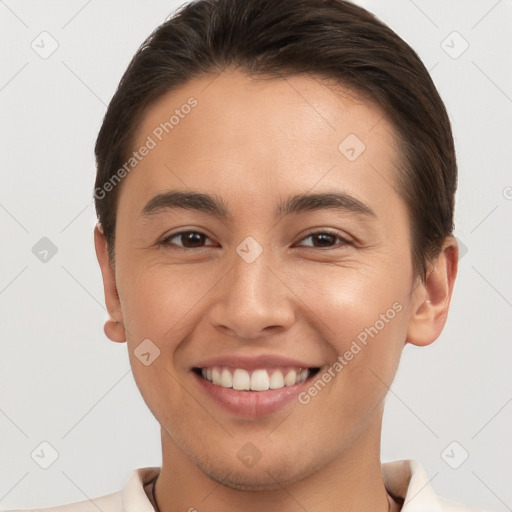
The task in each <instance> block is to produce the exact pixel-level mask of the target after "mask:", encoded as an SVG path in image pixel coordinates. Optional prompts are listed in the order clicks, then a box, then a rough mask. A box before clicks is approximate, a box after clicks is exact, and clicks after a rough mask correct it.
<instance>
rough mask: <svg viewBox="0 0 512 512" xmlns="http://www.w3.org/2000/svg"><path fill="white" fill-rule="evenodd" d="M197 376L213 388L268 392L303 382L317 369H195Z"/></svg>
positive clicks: (214, 367) (212, 367)
mask: <svg viewBox="0 0 512 512" xmlns="http://www.w3.org/2000/svg"><path fill="white" fill-rule="evenodd" d="M195 371H196V373H197V374H198V375H201V377H203V378H204V379H206V380H208V381H209V382H211V383H212V384H214V385H215V386H221V387H224V388H232V389H235V390H237V391H268V390H269V389H281V388H284V387H289V386H294V385H295V384H300V383H301V382H304V381H305V380H306V379H307V378H308V377H309V376H310V375H312V374H314V373H317V372H318V368H293V367H283V368H269V369H267V368H257V369H253V370H246V369H244V368H232V367H227V366H211V367H207V368H195Z"/></svg>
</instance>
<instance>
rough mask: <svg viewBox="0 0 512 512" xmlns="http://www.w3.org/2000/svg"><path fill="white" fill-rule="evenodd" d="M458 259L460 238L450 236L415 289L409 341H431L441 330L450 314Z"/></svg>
mask: <svg viewBox="0 0 512 512" xmlns="http://www.w3.org/2000/svg"><path fill="white" fill-rule="evenodd" d="M458 259H459V248H458V245H457V241H456V239H455V237H453V236H449V237H447V238H446V240H445V242H444V244H443V248H442V250H441V252H440V254H439V256H438V257H437V258H436V260H435V261H434V262H432V264H431V265H430V266H429V270H428V272H427V277H426V279H425V282H420V283H419V285H418V287H417V288H416V289H415V290H414V297H413V302H412V303H413V311H412V314H411V318H410V321H409V326H408V329H407V342H408V343H411V344H412V345H417V346H426V345H430V344H431V343H433V342H434V341H435V340H436V339H437V338H438V337H439V335H440V334H441V332H442V330H443V328H444V326H445V324H446V319H447V318H448V309H449V307H450V300H451V298H452V292H453V285H454V283H455V278H456V276H457V267H458Z"/></svg>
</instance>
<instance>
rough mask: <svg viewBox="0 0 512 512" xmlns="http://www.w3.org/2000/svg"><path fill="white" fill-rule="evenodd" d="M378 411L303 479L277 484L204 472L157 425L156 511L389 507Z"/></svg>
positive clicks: (375, 510)
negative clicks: (257, 485) (248, 486)
mask: <svg viewBox="0 0 512 512" xmlns="http://www.w3.org/2000/svg"><path fill="white" fill-rule="evenodd" d="M381 422H382V411H378V412H377V413H376V414H375V415H374V417H373V418H372V419H371V420H370V422H369V424H368V425H367V428H366V429H365V430H364V431H363V432H362V433H361V434H360V436H359V437H358V438H357V439H356V440H354V441H353V442H352V443H351V445H350V447H349V448H348V449H346V450H344V451H342V453H340V454H339V455H338V456H337V457H336V458H334V459H332V460H330V461H328V462H327V463H326V464H325V465H324V466H322V467H320V468H318V467H317V468H312V470H311V473H309V474H308V475H306V476H304V477H303V478H301V479H299V480H297V481H293V482H286V483H277V482H276V485H275V486H274V488H272V489H270V488H267V489H263V490H257V491H255V490H251V491H248V490H240V489H237V488H234V487H233V486H230V485H229V474H228V475H226V477H225V478H224V479H222V478H218V479H215V478H212V477H211V476H208V475H207V474H205V473H204V472H203V471H201V469H200V468H199V467H198V465H196V464H195V463H194V462H193V461H192V460H191V458H190V457H189V456H188V455H186V454H185V453H184V452H183V451H182V450H181V449H180V448H179V447H178V446H177V445H176V443H175V442H174V441H173V440H172V438H171V437H170V436H169V434H168V433H167V432H166V431H165V430H164V429H162V469H161V471H160V474H159V476H158V479H157V481H156V484H155V493H154V494H155V498H156V502H157V505H158V509H159V511H160V512H178V511H183V510H187V511H190V512H193V511H194V510H200V511H201V512H214V511H218V510H222V511H223V512H235V511H236V512H239V511H240V510H244V511H245V512H259V511H261V510H269V511H277V510H278V511H279V512H292V511H296V510H297V509H298V508H302V509H304V510H315V511H317V512H328V511H332V510H336V511H339V512H348V511H353V510H371V511H372V512H388V511H390V510H395V504H394V503H393V502H392V500H391V502H390V498H389V496H388V494H387V491H386V488H385V486H384V482H383V479H382V473H381V464H380V429H381Z"/></svg>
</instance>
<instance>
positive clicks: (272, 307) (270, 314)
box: [210, 250, 295, 340]
mask: <svg viewBox="0 0 512 512" xmlns="http://www.w3.org/2000/svg"><path fill="white" fill-rule="evenodd" d="M285 274H286V273H285V272H283V265H282V264H280V263H279V262H277V261H276V259H275V258H273V257H272V254H270V250H264V251H263V253H262V254H260V255H259V256H258V257H257V258H256V260H254V261H252V262H248V261H246V260H244V259H243V258H242V257H240V256H239V255H238V254H235V255H234V257H233V261H232V267H231V269H230V270H229V271H228V272H227V274H226V275H225V276H224V278H223V279H222V280H221V282H220V283H219V285H218V286H219V288H218V290H217V300H216V301H215V304H214V305H213V307H212V309H211V311H210V315H211V316H210V319H211V321H212V323H213V325H214V327H215V328H216V329H218V330H221V331H222V334H224V335H227V336H233V337H236V338H238V339H245V340H258V339H262V338H264V337H266V336H269V335H271V336H273V335H275V334H277V333H279V332H281V331H285V330H286V329H288V328H289V327H290V326H291V325H292V324H293V322H294V319H295V313H294V307H293V298H294V294H293V291H292V290H293V283H292V282H289V281H290V277H289V275H290V274H289V273H288V274H286V275H285Z"/></svg>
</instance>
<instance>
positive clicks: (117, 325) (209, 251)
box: [95, 0, 457, 489]
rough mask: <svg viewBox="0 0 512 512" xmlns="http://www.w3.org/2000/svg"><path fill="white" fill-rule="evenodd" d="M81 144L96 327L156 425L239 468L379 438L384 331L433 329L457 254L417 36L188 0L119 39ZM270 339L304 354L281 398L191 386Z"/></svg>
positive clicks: (326, 16)
mask: <svg viewBox="0 0 512 512" xmlns="http://www.w3.org/2000/svg"><path fill="white" fill-rule="evenodd" d="M95 150H96V159H97V177H96V183H95V202H96V211H97V215H98V226H97V227H96V229H95V242H96V251H97V255H98V260H99V263H100V266H101V270H102V276H103V281H104V287H105V300H106V303H107V308H108V311H109V314H110V316H111V317H112V321H111V322H109V323H108V324H107V327H106V334H107V335H108V336H109V338H111V339H112V340H113V341H118V342H125V341H126V342H127V343H128V349H129V353H130V360H131V363H132V368H133V373H134V377H135V379H136V382H137V385H138V386H139V389H140V390H141V393H142V395H143V397H144V399H145V401H146V403H147V404H148V407H149V408H150V409H151V411H152V412H153V414H154V415H155V417H156V418H157V420H158V421H159V422H160V424H161V426H162V438H163V442H164V444H165V443H166V442H167V445H168V446H170V445H175V446H178V447H179V449H180V450H181V452H182V453H184V454H186V455H187V457H188V458H189V460H190V461H192V462H193V464H195V466H196V467H197V468H199V469H200V470H201V471H203V472H204V473H205V474H207V475H208V476H210V477H212V478H214V479H218V480H219V481H220V480H223V481H224V479H225V478H226V475H231V476H230V477H229V478H228V480H227V481H228V485H232V486H234V487H237V486H238V487H239V488H246V489H256V488H261V489H266V488H271V487H272V486H273V485H275V480H273V478H274V477H275V479H277V480H279V481H280V482H292V481H296V480H297V479H299V478H303V477H304V476H307V475H309V474H311V473H312V472H313V471H316V470H318V469H319V468H321V467H325V466H326V465H329V464H333V463H335V462H336V461H341V460H349V459H350V455H351V454H353V455H356V454H357V453H358V450H362V447H363V446H368V445H371V446H372V447H373V448H374V450H373V451H374V452H375V453H378V434H379V432H380V421H381V416H382V404H383V400H384V397H385V395H386V391H387V386H389V385H390V384H391V381H392V379H393V376H394V374H395V372H396V368H397V365H398V362H399V358H400V354H401V352H402V349H403V347H404V345H405V344H406V343H412V344H415V345H420V346H422V345H428V344H429V343H432V342H433V341H434V340H435V339H436V338H437V337H438V336H439V334H440V333H441V331H442V329H443V327H444V324H445V322H446V315H447V312H448V307H449V302H450V298H451V293H452V288H453V282H454V279H455V275H456V269H457V245H456V242H455V240H454V238H453V236H452V230H453V208H454V194H455V188H456V175H457V170H456V160H455V152H454V145H453V138H452V134H451V128H450V123H449V119H448V116H447V113H446V110H445V108H444V105H443V102H442V100H441V99H440V97H439V95H438V93H437V91H436V88H435V86H434V84H433V82H432V80H431V78H430V76H429V74H428V71H427V70H426V69H425V67H424V65H423V64H422V63H421V61H420V59H419V58H418V56H417V55H416V53H415V52H414V51H413V50H412V49H411V48H410V47H409V46H408V45H407V44H406V43H405V42H404V41H403V40H402V39H400V37H399V36H397V35H396V34H395V33H394V32H393V31H392V30H391V29H390V28H389V27H387V26H385V25H384V24H383V23H381V22H380V21H379V20H378V19H376V18H375V17H374V16H373V15H371V14H370V13H368V12H367V11H365V10H364V9H362V8H360V7H358V6H356V5H353V4H351V3H349V2H344V1H341V0H281V1H279V2H275V1H274V0H244V1H234V0H218V1H213V0H212V1H196V2H192V3H190V4H187V5H185V6H183V7H182V8H181V9H180V10H179V11H178V12H177V13H176V14H175V15H174V16H173V17H172V18H171V19H169V20H168V21H166V22H165V23H164V24H163V25H161V26H160V27H158V28H157V29H156V30H155V31H154V32H153V34H151V36H150V37H149V38H148V39H147V40H146V41H145V42H144V43H143V45H142V46H141V48H140V49H139V51H138V52H137V53H136V55H135V56H134V57H133V59H132V61H131V63H130V65H129V66H128V69H127V70H126V72H125V74H124V76H123V77H122V79H121V82H120V84H119V87H118V89H117V91H116V93H115V95H114V97H113V99H112V101H111V102H110V105H109V107H108V110H107V113H106V115H105V119H104V121H103V125H102V127H101V130H100V133H99V136H98V140H97V143H96V148H95ZM183 232H186V233H188V235H183ZM190 235H195V236H193V237H191V236H190ZM148 339H149V340H151V342H150V344H147V343H148V342H146V345H142V347H145V348H144V350H145V351H146V352H148V351H149V352H150V353H151V354H152V355H150V356H149V359H150V360H151V363H150V364H147V365H146V364H142V363H141V360H140V359H139V357H138V352H140V348H139V347H141V345H140V344H141V342H142V341H143V340H148ZM148 347H149V348H148ZM350 354H351V355H350ZM139 356H140V354H139ZM273 356H276V357H277V356H280V357H282V358H293V359H294V360H297V361H300V362H302V363H304V365H305V366H307V367H308V368H314V369H315V370H314V371H316V372H317V373H316V375H312V376H311V377H309V378H308V380H307V381H306V382H305V383H303V387H302V388H301V395H300V396H298V397H297V399H295V400H291V401H288V402H287V403H286V404H285V405H284V406H283V407H281V408H279V409H276V410H274V411H271V412H265V413H261V411H262V410H259V411H258V410H257V409H258V407H255V408H253V410H252V411H248V410H247V411H246V414H245V415H241V414H237V413H236V412H234V411H232V410H228V409H226V408H225V407H223V406H220V405H219V404H218V403H216V402H215V401H214V400H212V399H211V397H209V395H208V393H205V392H204V390H203V387H202V385H203V383H202V382H200V381H201V379H202V377H201V376H199V375H198V373H200V370H198V368H202V367H204V366H205V365H206V366H209V363H210V362H212V361H213V360H215V361H221V362H222V360H223V358H224V359H226V361H228V359H229V358H230V357H239V358H240V364H239V366H243V365H244V364H246V363H247V361H253V359H252V358H258V357H263V359H261V361H260V363H259V364H260V366H263V367H265V366H272V367H274V366H276V364H274V363H273V361H272V357H273ZM244 358H245V359H244ZM340 358H341V359H340ZM215 361H214V362H215ZM229 361H230V364H228V365H227V366H230V365H231V366H233V365H234V364H235V363H233V362H232V360H229ZM147 362H149V361H147ZM231 363H232V364H231ZM281 363H283V361H281ZM336 363H338V364H336ZM251 364H252V363H251ZM212 366H213V363H212ZM281 366H286V365H285V364H281ZM289 366H293V365H289ZM288 370H289V368H286V369H284V370H283V371H285V372H287V371H288ZM314 371H312V373H314ZM249 373H250V372H249ZM269 373H271V372H269ZM326 375H330V377H326ZM320 380H321V381H322V382H323V385H322V384H318V382H319V381H320ZM315 382H316V383H317V385H316V386H315ZM314 389H316V391H314ZM250 393H258V392H257V391H254V392H250ZM292 410H293V414H291V411H292ZM276 425H280V426H279V427H278V428H275V426H276ZM205 432H206V433H205ZM248 443H250V444H248ZM247 446H250V447H251V446H253V447H256V449H257V450H258V453H259V454H260V456H261V464H260V465H259V468H261V469H258V466H254V467H248V466H247V465H244V464H243V463H241V460H242V458H243V457H240V450H241V449H243V447H247ZM305 446H307V448H304V447H305ZM299 447H300V448H301V450H300V453H297V450H298V448H299ZM164 449H165V446H164ZM245 449H248V448H245ZM249 449H253V448H249ZM290 453H294V456H293V457H290V456H289V454H290ZM266 470H268V471H266ZM269 475H273V477H271V476H269Z"/></svg>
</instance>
